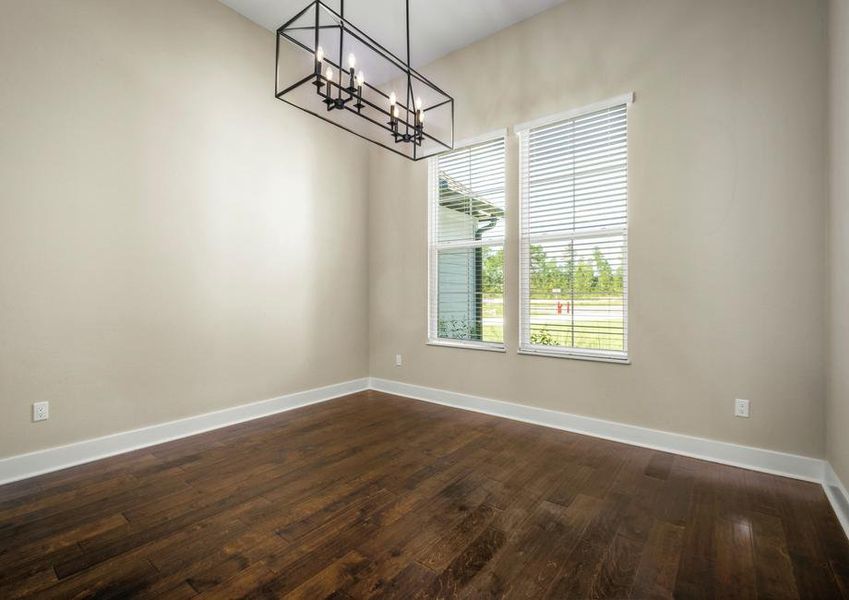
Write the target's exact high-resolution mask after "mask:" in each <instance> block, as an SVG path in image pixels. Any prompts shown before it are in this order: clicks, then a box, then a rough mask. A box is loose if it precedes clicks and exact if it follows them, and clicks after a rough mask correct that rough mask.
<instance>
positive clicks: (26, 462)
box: [0, 378, 368, 484]
mask: <svg viewBox="0 0 849 600" xmlns="http://www.w3.org/2000/svg"><path fill="white" fill-rule="evenodd" d="M366 389H368V379H367V378H362V379H355V380H353V381H346V382H344V383H337V384H334V385H329V386H326V387H321V388H314V389H311V390H305V391H302V392H295V393H294V394H287V395H285V396H280V397H278V398H272V399H270V400H263V401H261V402H254V403H252V404H243V405H241V406H234V407H232V408H226V409H224V410H219V411H216V412H211V413H206V414H203V415H198V416H195V417H188V418H186V419H180V420H178V421H170V422H168V423H160V424H158V425H151V426H150V427H144V428H142V429H135V430H133V431H124V432H122V433H116V434H113V435H108V436H105V437H100V438H96V439H92V440H85V441H82V442H76V443H73V444H68V445H67V446H59V447H56V448H48V449H47V450H39V451H37V452H32V453H29V454H21V455H18V456H12V457H9V458H5V459H2V460H0V484H4V483H10V482H12V481H18V480H20V479H27V478H29V477H34V476H36V475H42V474H44V473H49V472H51V471H58V470H60V469H66V468H68V467H73V466H76V465H80V464H83V463H87V462H91V461H94V460H98V459H101V458H107V457H109V456H115V455H116V454H122V453H124V452H130V451H132V450H138V449H140V448H146V447H148V446H155V445H156V444H161V443H163V442H169V441H172V440H176V439H179V438H183V437H187V436H190V435H195V434H198V433H203V432H205V431H210V430H212V429H219V428H221V427H227V426H228V425H235V424H236V423H241V422H243V421H250V420H253V419H258V418H260V417H267V416H269V415H273V414H276V413H280V412H285V411H288V410H292V409H295V408H300V407H302V406H307V405H309V404H316V403H318V402H324V401H326V400H331V399H333V398H338V397H340V396H346V395H348V394H353V393H355V392H361V391H363V390H366Z"/></svg>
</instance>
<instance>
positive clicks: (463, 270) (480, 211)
mask: <svg viewBox="0 0 849 600" xmlns="http://www.w3.org/2000/svg"><path fill="white" fill-rule="evenodd" d="M483 140H485V141H480V142H474V143H471V144H468V145H466V146H465V147H463V148H460V149H458V150H455V151H453V152H449V153H446V154H443V155H441V156H439V157H437V158H434V159H432V160H431V161H430V289H429V321H430V322H429V332H428V337H429V340H430V343H435V344H447V345H459V346H466V347H476V348H484V349H491V350H503V348H504V133H501V134H499V135H498V137H494V136H487V137H485V138H483Z"/></svg>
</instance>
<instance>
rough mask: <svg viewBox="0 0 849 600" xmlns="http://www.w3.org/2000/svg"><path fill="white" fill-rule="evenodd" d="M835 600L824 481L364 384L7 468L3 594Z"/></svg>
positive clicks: (836, 536)
mask: <svg viewBox="0 0 849 600" xmlns="http://www.w3.org/2000/svg"><path fill="white" fill-rule="evenodd" d="M287 595H288V596H289V597H293V598H335V599H337V600H359V599H361V598H362V599H364V598H403V599H405V600H407V599H410V598H453V597H463V598H470V599H472V598H474V599H476V598H542V597H549V598H557V599H558V600H559V599H561V598H588V597H593V598H672V597H682V598H699V597H704V598H718V597H721V598H752V597H770V598H797V597H802V598H823V599H825V598H841V597H849V540H847V539H846V537H845V535H844V534H843V532H842V530H841V529H840V525H839V523H838V521H837V519H836V517H835V515H834V513H833V511H832V510H831V508H830V506H829V504H828V501H827V500H826V498H825V496H824V494H823V491H822V489H821V488H820V487H819V486H818V485H816V484H812V483H806V482H801V481H794V480H789V479H783V478H780V477H777V476H774V475H767V474H763V473H754V472H751V471H746V470H743V469H738V468H734V467H727V466H722V465H717V464H713V463H707V462H704V461H699V460H696V459H691V458H686V457H682V456H675V455H672V454H668V453H663V452H656V451H653V450H648V449H644V448H636V447H632V446H626V445H623V444H617V443H615V442H611V441H608V440H601V439H594V438H589V437H585V436H580V435H577V434H573V433H568V432H564V431H558V430H554V429H546V428H543V427H538V426H533V425H529V424H525V423H519V422H514V421H508V420H504V419H499V418H497V417H492V416H489V415H483V414H478V413H471V412H465V411H458V410H454V409H450V408H446V407H442V406H436V405H433V404H428V403H424V402H417V401H413V400H409V399H403V398H398V397H395V396H391V395H387V394H381V393H377V392H362V393H358V394H353V395H351V396H347V397H344V398H339V399H336V400H333V401H330V402H326V403H322V404H318V405H312V406H308V407H304V408H302V409H298V410H295V411H291V412H287V413H282V414H279V415H273V416H271V417H268V418H265V419H258V420H254V421H249V422H245V423H240V424H238V425H235V426H233V427H228V428H225V429H221V430H217V431H211V432H207V433H204V434H201V435H198V436H194V437H190V438H185V439H181V440H177V441H175V442H171V443H168V444H163V445H161V446H157V447H154V448H147V449H143V450H139V451H134V452H131V453H128V454H125V455H121V456H115V457H112V458H109V459H106V460H104V461H99V462H97V463H91V464H87V465H81V466H79V467H74V468H72V469H68V470H65V471H62V472H57V473H51V474H48V475H45V476H42V477H37V478H34V479H31V480H27V481H24V482H18V483H15V484H11V485H7V486H0V598H3V599H4V600H5V599H6V598H76V597H98V598H110V597H113V598H193V597H198V598H240V597H270V598H278V597H285V596H287Z"/></svg>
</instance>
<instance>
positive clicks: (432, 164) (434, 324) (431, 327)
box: [427, 129, 507, 353]
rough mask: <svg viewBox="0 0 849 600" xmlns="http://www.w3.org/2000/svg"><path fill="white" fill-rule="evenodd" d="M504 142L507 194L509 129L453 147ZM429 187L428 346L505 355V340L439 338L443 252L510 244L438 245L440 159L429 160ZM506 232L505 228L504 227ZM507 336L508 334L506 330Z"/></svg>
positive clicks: (458, 148) (489, 242) (490, 133)
mask: <svg viewBox="0 0 849 600" xmlns="http://www.w3.org/2000/svg"><path fill="white" fill-rule="evenodd" d="M499 139H501V140H503V141H504V161H505V163H504V166H505V176H504V178H505V192H506V183H507V129H498V130H495V131H491V132H489V133H487V134H484V135H479V136H476V137H473V138H467V139H464V140H460V141H458V142H457V143H455V144H454V149H455V150H462V149H463V148H466V147H468V146H477V145H478V144H484V143H487V142H494V141H496V140H499ZM427 184H428V195H427V229H428V233H427V244H428V253H427V261H428V268H427V270H428V285H427V323H428V326H427V344H428V345H429V346H444V347H448V348H465V349H467V350H485V351H489V352H502V353H503V352H506V351H507V345H506V344H505V343H504V341H503V340H502V341H501V342H478V341H471V340H452V339H448V338H440V337H439V335H438V333H439V324H438V319H439V315H438V314H437V313H438V310H437V309H436V308H434V298H435V296H434V294H436V293H438V290H437V287H438V280H439V269H438V256H439V251H440V250H446V249H452V248H455V249H456V248H483V247H484V246H497V245H500V246H501V248H505V245H506V243H507V235H506V233H505V236H504V238H503V239H502V240H501V243H500V244H499V243H497V242H493V241H492V240H478V241H473V240H472V241H467V240H462V241H454V242H437V241H436V226H437V219H436V214H434V207H435V206H436V204H437V202H438V201H439V156H434V157H431V158H429V159H428V161H427ZM505 218H506V217H505ZM505 231H506V227H505ZM504 287H505V289H504V290H502V292H501V294H502V298H505V299H506V296H507V293H506V287H507V283H506V281H505V285H504ZM504 309H505V310H504V312H506V306H505V307H504ZM504 333H505V335H506V330H505V332H504Z"/></svg>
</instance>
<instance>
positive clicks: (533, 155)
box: [516, 97, 631, 362]
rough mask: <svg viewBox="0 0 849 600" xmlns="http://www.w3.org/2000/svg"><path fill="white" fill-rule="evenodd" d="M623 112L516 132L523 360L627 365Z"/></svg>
mask: <svg viewBox="0 0 849 600" xmlns="http://www.w3.org/2000/svg"><path fill="white" fill-rule="evenodd" d="M630 103H631V98H630V97H627V98H619V99H616V100H613V101H610V102H607V103H604V104H602V105H597V106H595V107H591V108H588V109H586V110H582V111H579V112H575V113H571V114H568V115H561V116H559V117H555V118H552V119H546V120H545V121H542V122H536V123H532V124H530V125H526V126H521V127H517V128H516V130H517V132H518V133H519V144H520V149H519V158H520V185H521V190H520V219H521V223H520V238H519V242H520V247H519V256H520V275H519V276H520V280H519V281H520V290H519V292H520V293H519V301H520V315H519V335H520V340H519V350H520V352H523V353H533V354H544V355H554V356H565V357H571V358H587V359H596V360H609V361H615V362H627V361H628V107H629V105H630Z"/></svg>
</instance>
